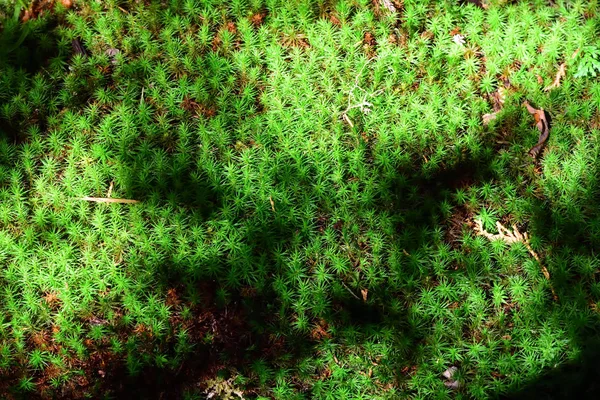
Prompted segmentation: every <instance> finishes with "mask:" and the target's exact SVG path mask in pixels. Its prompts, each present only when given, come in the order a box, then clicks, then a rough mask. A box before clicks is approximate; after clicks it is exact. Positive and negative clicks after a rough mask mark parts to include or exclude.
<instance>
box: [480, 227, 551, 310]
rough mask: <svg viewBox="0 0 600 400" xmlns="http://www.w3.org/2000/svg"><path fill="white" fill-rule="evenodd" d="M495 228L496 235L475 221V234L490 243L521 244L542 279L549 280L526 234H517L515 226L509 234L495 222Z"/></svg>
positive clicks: (547, 273) (548, 274)
mask: <svg viewBox="0 0 600 400" xmlns="http://www.w3.org/2000/svg"><path fill="white" fill-rule="evenodd" d="M496 228H498V234H493V233H489V232H487V231H486V230H485V229H484V228H483V223H482V222H481V220H480V219H476V220H475V231H476V232H477V234H479V235H481V236H485V237H486V238H488V239H489V240H490V241H493V240H502V241H503V242H505V243H507V244H512V243H517V242H520V243H523V245H524V246H525V248H526V249H527V251H528V252H529V254H531V255H532V256H533V258H534V259H535V260H536V261H537V262H538V264H539V265H540V267H541V269H542V274H544V277H545V278H546V279H548V280H550V272H548V269H547V268H546V267H545V266H544V264H543V263H542V260H541V258H540V256H539V255H538V254H537V253H536V252H535V251H534V250H533V248H531V244H529V235H528V234H527V232H523V233H521V232H519V230H518V229H517V226H516V225H513V226H512V228H513V230H512V232H511V231H510V230H508V229H507V228H506V227H504V226H503V225H502V224H501V223H500V222H499V221H497V222H496ZM550 289H551V290H552V295H553V296H554V299H555V300H556V299H557V296H556V293H555V292H554V288H552V287H550Z"/></svg>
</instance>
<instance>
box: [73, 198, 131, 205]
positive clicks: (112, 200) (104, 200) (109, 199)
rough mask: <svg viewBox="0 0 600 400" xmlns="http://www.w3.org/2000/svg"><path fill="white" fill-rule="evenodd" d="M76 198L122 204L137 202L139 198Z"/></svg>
mask: <svg viewBox="0 0 600 400" xmlns="http://www.w3.org/2000/svg"><path fill="white" fill-rule="evenodd" d="M77 200H83V201H92V202H95V203H122V204H136V203H139V200H131V199H113V198H108V197H89V196H86V197H78V198H77Z"/></svg>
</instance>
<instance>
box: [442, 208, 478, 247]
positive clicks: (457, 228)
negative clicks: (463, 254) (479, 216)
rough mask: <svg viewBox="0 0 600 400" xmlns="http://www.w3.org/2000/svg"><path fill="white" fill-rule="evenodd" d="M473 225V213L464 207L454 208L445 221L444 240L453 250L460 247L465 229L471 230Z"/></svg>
mask: <svg viewBox="0 0 600 400" xmlns="http://www.w3.org/2000/svg"><path fill="white" fill-rule="evenodd" d="M472 225H473V213H472V212H470V211H469V210H468V209H467V208H466V207H465V206H460V207H456V208H455V209H454V210H453V213H452V215H451V216H450V217H449V218H448V220H447V221H446V224H445V227H446V235H445V240H446V242H447V243H448V244H450V246H451V247H452V248H453V249H457V248H459V247H460V243H461V241H462V238H463V232H464V230H465V229H471V227H472Z"/></svg>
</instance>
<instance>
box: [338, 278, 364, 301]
mask: <svg viewBox="0 0 600 400" xmlns="http://www.w3.org/2000/svg"><path fill="white" fill-rule="evenodd" d="M340 282H342V285H344V287H345V288H346V289H348V291H349V292H350V294H351V295H352V296H354V298H355V299H356V300H360V297H358V296H357V295H356V294H354V292H353V291H352V290H351V289H350V288H349V287H348V286H346V284H345V283H344V281H340Z"/></svg>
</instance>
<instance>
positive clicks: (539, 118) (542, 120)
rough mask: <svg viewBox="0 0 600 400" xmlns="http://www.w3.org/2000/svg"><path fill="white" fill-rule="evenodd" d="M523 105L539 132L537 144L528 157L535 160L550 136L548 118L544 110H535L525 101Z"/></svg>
mask: <svg viewBox="0 0 600 400" xmlns="http://www.w3.org/2000/svg"><path fill="white" fill-rule="evenodd" d="M523 105H524V106H525V107H527V111H528V112H529V114H531V115H533V118H534V119H535V123H536V126H537V128H538V130H539V131H540V137H539V139H538V143H537V144H536V145H535V146H533V147H532V148H531V150H529V155H530V156H531V157H533V158H537V156H538V155H539V154H540V151H541V150H542V147H544V144H546V141H547V140H548V135H549V134H550V125H549V124H548V118H547V115H546V112H545V111H544V109H539V110H538V109H537V108H533V107H532V106H531V104H529V102H528V101H527V100H526V101H525V103H523Z"/></svg>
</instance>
